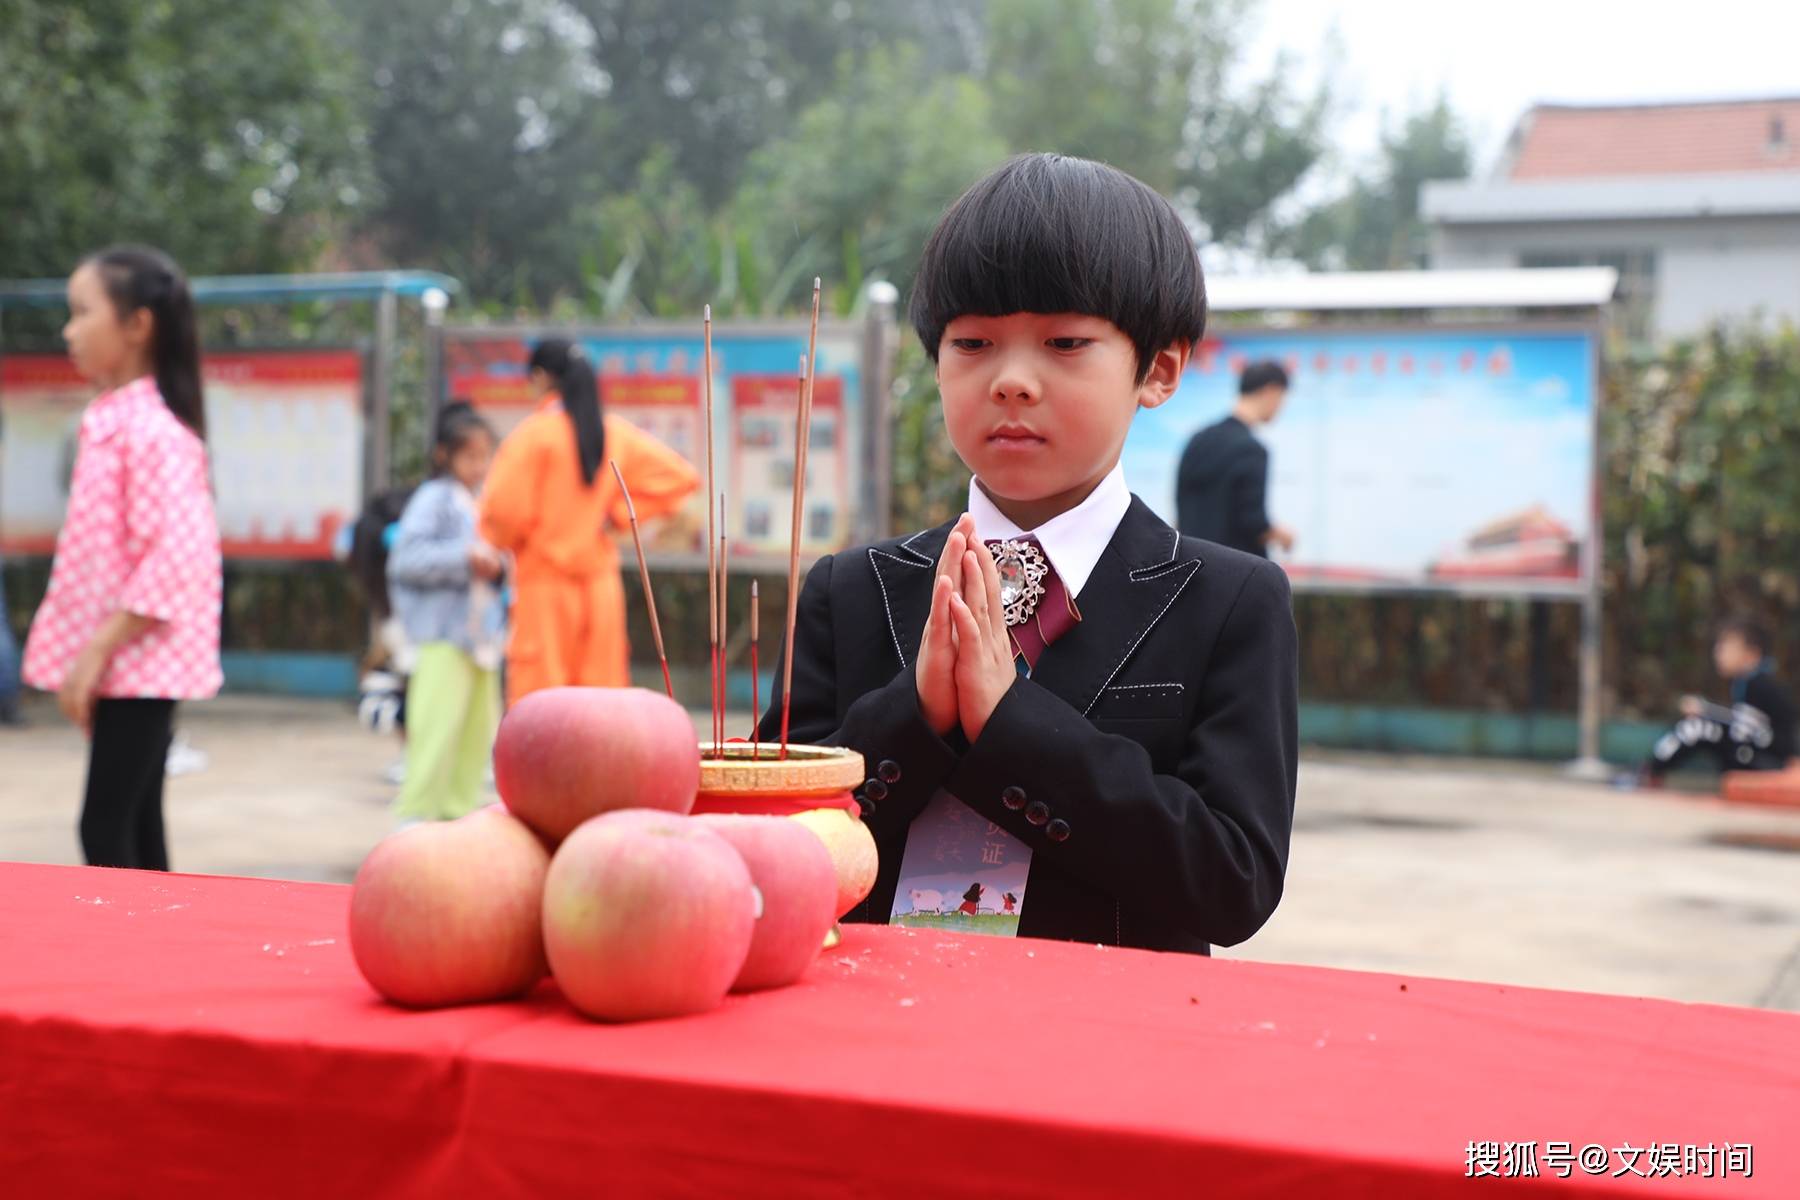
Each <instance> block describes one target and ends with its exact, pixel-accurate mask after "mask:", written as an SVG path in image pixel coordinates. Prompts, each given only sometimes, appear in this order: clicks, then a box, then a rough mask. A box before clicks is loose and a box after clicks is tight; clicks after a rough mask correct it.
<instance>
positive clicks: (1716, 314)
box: [1431, 216, 1800, 336]
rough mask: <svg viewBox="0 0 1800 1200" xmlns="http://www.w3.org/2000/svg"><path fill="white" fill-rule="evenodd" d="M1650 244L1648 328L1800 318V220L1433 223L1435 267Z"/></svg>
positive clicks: (1515, 262)
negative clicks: (1759, 315)
mask: <svg viewBox="0 0 1800 1200" xmlns="http://www.w3.org/2000/svg"><path fill="white" fill-rule="evenodd" d="M1633 250H1649V251H1651V252H1652V253H1653V254H1654V255H1655V287H1654V293H1653V294H1654V296H1655V308H1654V323H1655V324H1654V332H1655V333H1656V334H1658V335H1663V336H1668V335H1675V336H1679V335H1683V334H1690V333H1694V332H1697V331H1698V330H1700V329H1702V328H1704V327H1705V326H1707V325H1708V324H1710V323H1711V322H1712V321H1714V320H1716V319H1718V318H1720V317H1747V316H1749V315H1751V314H1752V313H1755V312H1758V311H1761V312H1762V313H1764V314H1765V315H1768V316H1774V317H1782V316H1785V317H1787V318H1788V319H1790V320H1794V321H1800V217H1793V216H1788V217H1702V218H1687V219H1672V220H1662V221H1626V220H1620V221H1568V222H1555V221H1533V222H1519V223H1509V224H1499V223H1496V224H1461V223H1458V224H1454V225H1446V224H1439V225H1437V226H1436V228H1435V229H1434V231H1433V235H1432V254H1431V266H1432V267H1433V268H1434V269H1443V270H1458V269H1469V268H1490V267H1517V266H1520V265H1523V264H1522V262H1521V260H1522V259H1525V258H1528V257H1529V256H1531V255H1533V254H1592V253H1595V252H1601V253H1609V252H1617V251H1633Z"/></svg>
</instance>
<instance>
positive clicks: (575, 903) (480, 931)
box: [350, 688, 874, 1021]
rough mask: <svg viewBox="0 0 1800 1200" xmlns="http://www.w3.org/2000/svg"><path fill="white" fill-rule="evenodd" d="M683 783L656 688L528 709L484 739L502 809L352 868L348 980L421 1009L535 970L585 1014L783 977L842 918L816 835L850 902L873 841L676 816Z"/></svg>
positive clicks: (406, 839) (677, 712) (814, 951)
mask: <svg viewBox="0 0 1800 1200" xmlns="http://www.w3.org/2000/svg"><path fill="white" fill-rule="evenodd" d="M699 773H700V760H699V748H698V744H697V741H696V739H695V736H694V728H693V724H692V722H691V721H690V719H689V718H688V715H687V713H686V712H685V711H684V710H683V709H681V708H680V707H679V706H678V705H676V704H675V703H674V702H673V701H670V700H669V699H667V698H666V697H665V696H663V695H661V694H659V693H655V692H649V691H645V690H643V689H605V688H555V689H551V690H549V691H545V692H536V693H533V694H532V695H530V696H527V697H526V698H525V699H524V700H522V701H520V702H519V703H518V704H517V705H515V706H514V707H513V708H512V709H511V711H509V712H508V713H507V716H506V718H505V720H504V721H502V722H501V726H500V731H499V734H498V736H497V738H496V740H495V745H494V775H495V781H496V784H497V785H498V787H499V790H500V795H501V799H502V800H503V802H504V807H502V806H501V805H490V806H488V807H487V808H485V809H482V810H479V811H478V812H475V813H472V814H470V815H469V816H467V817H463V818H462V819H460V820H457V821H450V822H444V823H438V824H427V825H417V826H412V827H410V828H407V829H403V830H401V831H399V832H398V833H396V834H394V835H393V836H391V837H389V838H388V839H387V840H386V841H384V842H382V843H381V844H380V845H379V846H377V847H376V848H375V849H374V850H373V851H372V852H371V853H370V854H369V857H368V858H367V860H365V861H364V863H363V865H362V869H361V870H360V871H358V872H357V876H356V882H355V885H354V887H353V889H352V893H351V902H350V945H351V950H352V952H353V954H354V956H355V959H356V963H357V966H358V967H359V968H360V969H361V971H362V973H363V976H364V978H365V979H367V980H368V982H369V984H370V985H371V986H372V987H374V989H375V990H376V991H377V992H379V993H381V995H383V996H385V997H386V998H388V999H389V1000H391V1001H393V1002H395V1003H397V1004H401V1005H405V1006H408V1007H416V1008H431V1007H438V1006H443V1005H452V1004H468V1003H480V1002H484V1001H494V1000H505V999H510V998H513V997H517V996H521V995H524V994H525V993H527V992H529V991H531V990H532V988H534V987H535V986H536V985H537V983H538V982H539V981H540V980H541V979H542V978H543V976H544V974H545V973H546V970H547V971H548V972H549V973H550V974H551V975H553V976H554V977H555V979H556V982H557V985H558V987H559V988H560V990H561V991H562V994H563V995H564V996H565V997H566V998H567V999H568V1000H569V1002H570V1003H571V1004H573V1005H574V1006H575V1007H576V1008H577V1009H578V1010H580V1011H581V1012H583V1013H585V1014H587V1015H588V1016H590V1017H593V1018H595V1019H598V1020H604V1021H632V1020H643V1019H647V1018H655V1017H674V1016H684V1015H688V1014H693V1013H700V1012H705V1011H707V1010H708V1009H711V1008H714V1007H716V1006H718V1005H719V1004H720V1003H721V1002H722V1001H723V1000H724V998H725V996H726V994H727V993H728V992H731V991H738V992H750V991H759V990H763V989H767V988H776V987H782V986H785V985H787V984H791V983H793V982H795V981H796V980H798V979H799V978H800V977H801V976H802V975H804V974H805V972H806V970H807V969H808V968H809V967H810V966H811V965H812V962H813V960H814V959H815V958H816V957H817V956H818V954H819V950H820V948H821V947H822V945H823V943H824V939H825V935H826V933H827V931H828V930H829V929H830V928H831V924H832V922H833V920H835V919H836V918H837V917H838V916H839V915H840V914H841V913H842V912H843V911H844V909H845V908H847V907H848V905H846V904H844V902H843V901H844V897H845V895H846V894H847V893H846V890H845V888H846V881H845V878H844V874H845V868H844V866H843V864H842V863H840V862H839V861H838V858H837V856H836V854H835V853H834V851H833V850H832V849H831V848H830V842H831V841H835V842H838V843H841V844H842V845H846V846H852V847H854V848H855V854H854V857H855V861H854V863H853V866H852V873H853V875H854V876H855V878H854V879H853V880H852V881H851V886H852V887H854V886H855V885H857V884H860V886H861V893H860V894H858V895H857V896H856V900H860V899H861V898H862V895H866V894H867V891H868V887H869V885H870V884H871V883H873V874H874V871H873V850H874V846H873V839H872V838H869V836H868V832H867V830H866V829H863V828H862V827H861V822H860V821H855V820H854V819H853V818H850V817H848V816H847V815H844V826H845V827H846V828H840V827H839V826H838V825H837V824H836V822H831V823H829V824H828V825H827V826H825V827H823V828H819V829H817V830H815V829H812V828H809V825H808V824H807V823H803V822H802V821H800V820H797V819H790V818H787V817H751V816H688V815H686V814H687V812H688V810H689V809H690V808H692V806H693V803H694V796H695V793H696V791H697V790H698V787H699ZM848 826H855V827H856V828H855V830H854V831H852V830H850V829H848V828H847V827H848ZM857 833H860V835H861V840H859V839H857V838H856V837H855V834H857ZM827 839H830V841H828V840H827ZM864 841H866V842H867V846H866V850H867V852H868V853H867V856H866V860H865V857H864V855H863V842H864ZM864 875H866V876H867V878H866V880H865V879H864V878H863V876H864ZM851 903H855V901H854V900H853V901H851Z"/></svg>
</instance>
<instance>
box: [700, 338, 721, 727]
mask: <svg viewBox="0 0 1800 1200" xmlns="http://www.w3.org/2000/svg"><path fill="white" fill-rule="evenodd" d="M701 321H702V338H703V341H702V350H701V368H700V369H701V371H702V372H704V377H703V388H704V391H705V395H706V604H707V609H708V610H709V611H708V621H709V629H710V633H709V634H708V639H709V642H710V650H711V655H712V678H711V680H710V681H709V683H710V691H711V694H712V698H711V701H710V703H709V704H708V706H707V713H708V715H709V716H710V717H711V719H712V740H713V752H714V753H715V754H716V753H718V752H719V742H720V741H721V740H722V739H721V738H720V731H719V575H718V564H717V562H716V561H715V557H714V556H715V554H716V552H717V550H718V541H717V538H718V531H717V530H716V529H715V527H714V525H713V505H712V498H713V497H714V496H715V495H717V494H718V489H719V480H718V476H717V475H715V474H714V473H713V360H712V305H710V304H708V305H707V306H706V307H705V309H703V310H702V317H701Z"/></svg>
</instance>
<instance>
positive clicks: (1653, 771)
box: [1644, 716, 1787, 776]
mask: <svg viewBox="0 0 1800 1200" xmlns="http://www.w3.org/2000/svg"><path fill="white" fill-rule="evenodd" d="M1700 756H1705V757H1709V758H1711V759H1712V760H1713V763H1714V765H1715V766H1717V767H1718V768H1719V771H1720V772H1721V773H1723V772H1726V771H1779V770H1780V769H1781V768H1782V767H1784V766H1786V765H1787V763H1786V762H1785V761H1784V760H1783V759H1781V758H1779V757H1777V756H1776V755H1773V754H1771V753H1769V752H1768V751H1767V750H1765V749H1763V748H1762V747H1759V746H1757V745H1756V744H1755V743H1754V742H1753V741H1749V740H1747V739H1745V738H1744V737H1742V736H1741V735H1740V733H1739V731H1738V730H1736V729H1734V728H1733V727H1732V726H1730V725H1727V724H1725V723H1724V722H1723V721H1719V720H1715V719H1713V717H1710V716H1698V717H1683V718H1682V719H1681V720H1679V721H1677V722H1676V723H1675V727H1674V728H1673V729H1671V730H1669V732H1667V733H1665V734H1663V735H1662V737H1660V738H1658V739H1657V742H1656V748H1655V749H1654V750H1652V751H1651V754H1650V761H1649V762H1647V763H1645V764H1644V770H1645V772H1646V773H1647V774H1650V775H1653V776H1660V775H1662V774H1663V773H1664V772H1667V771H1670V770H1672V769H1674V768H1675V767H1678V766H1680V765H1681V764H1682V763H1685V762H1687V761H1688V760H1689V759H1692V758H1696V757H1700Z"/></svg>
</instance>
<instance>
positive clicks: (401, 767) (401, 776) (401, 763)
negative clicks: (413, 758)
mask: <svg viewBox="0 0 1800 1200" xmlns="http://www.w3.org/2000/svg"><path fill="white" fill-rule="evenodd" d="M381 777H382V778H383V779H385V780H386V781H387V782H389V783H391V784H393V785H394V786H395V787H399V786H400V785H401V784H403V783H405V782H406V760H405V759H404V758H402V759H400V760H398V761H397V762H395V763H393V764H392V765H390V766H389V767H388V769H387V770H385V771H383V772H382V773H381Z"/></svg>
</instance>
